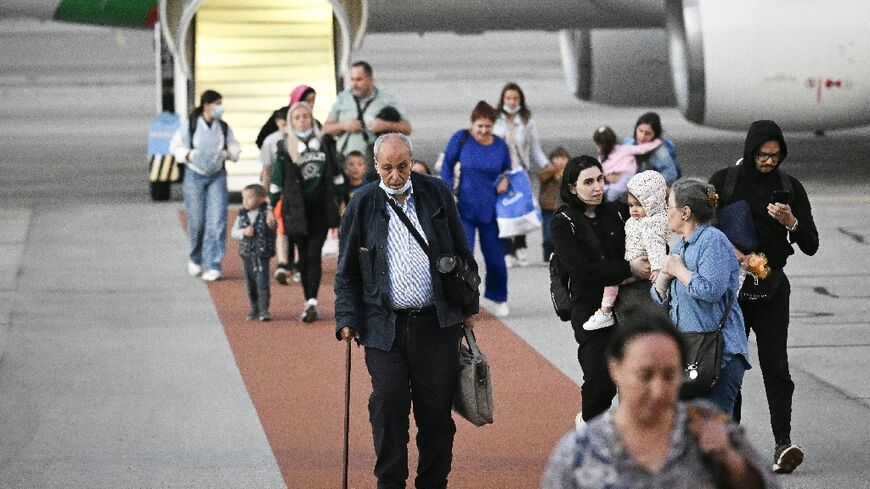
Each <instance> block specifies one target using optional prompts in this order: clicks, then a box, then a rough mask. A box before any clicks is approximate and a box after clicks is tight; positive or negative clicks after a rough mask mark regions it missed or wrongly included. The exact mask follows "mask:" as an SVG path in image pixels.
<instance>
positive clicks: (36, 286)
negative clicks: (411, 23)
mask: <svg viewBox="0 0 870 489" xmlns="http://www.w3.org/2000/svg"><path fill="white" fill-rule="evenodd" d="M0 43H2V45H3V50H2V52H0V135H2V136H0V229H2V230H3V232H2V233H0V434H2V435H0V487H11V488H19V487H21V488H30V487H38V488H50V487H94V488H101V487H106V488H109V487H113V488H114V487H245V488H248V487H285V486H286V487H294V488H295V487H335V486H336V485H337V480H338V479H337V477H338V473H339V471H340V467H341V465H340V450H341V446H340V438H339V437H337V436H336V434H339V435H340V423H341V420H340V411H336V409H339V408H340V401H341V399H342V398H341V395H342V394H343V390H342V389H343V386H342V385H341V384H342V382H341V378H342V374H343V353H344V351H343V344H342V343H339V342H337V341H335V340H334V338H333V337H332V336H331V330H332V323H331V317H332V314H331V307H330V306H329V299H328V296H329V295H330V293H331V290H330V288H331V282H330V280H331V278H330V276H329V273H327V275H326V278H325V280H324V285H323V287H322V289H321V290H322V293H323V295H324V297H323V299H322V301H321V304H323V306H322V308H321V310H322V312H324V316H325V318H324V320H323V321H322V322H320V323H317V324H316V325H315V326H313V327H311V328H306V327H305V326H303V325H302V323H300V322H299V321H297V319H296V318H297V316H298V313H299V312H300V311H299V309H300V305H301V299H300V298H299V297H297V296H298V295H299V293H298V290H295V289H292V288H291V289H284V288H279V287H278V286H275V288H273V297H274V298H273V304H275V311H274V312H275V315H276V321H274V322H273V323H271V324H270V325H268V326H265V327H263V328H259V327H258V328H254V327H253V325H250V324H244V322H243V321H240V319H241V315H240V314H239V313H238V312H237V311H238V307H239V304H244V302H245V301H246V299H245V295H244V289H243V283H242V282H241V279H240V275H239V272H238V263H237V258H236V257H235V255H234V254H233V251H232V249H230V250H229V251H228V254H227V258H226V260H225V270H226V271H227V275H228V279H227V280H224V281H221V282H218V283H216V284H213V285H210V286H206V285H204V284H203V283H202V282H201V281H199V280H196V279H193V278H191V277H189V276H188V275H187V273H186V270H185V262H186V252H187V239H186V235H185V233H184V228H183V226H182V220H181V219H180V218H179V212H180V210H181V208H182V205H181V201H180V197H179V195H180V192H179V191H178V189H174V191H173V199H172V200H171V201H170V202H167V203H152V202H150V201H149V200H148V191H147V175H146V171H147V167H146V160H145V129H146V126H147V123H148V121H149V119H150V118H151V117H152V115H153V112H154V104H155V95H154V88H153V76H154V69H153V66H152V63H153V56H152V53H151V36H150V33H147V32H134V31H115V30H110V29H99V28H82V27H77V26H64V25H57V24H51V23H36V22H25V21H2V22H0ZM454 53H461V55H454ZM355 58H364V59H367V60H369V61H370V62H371V63H372V65H373V66H374V68H375V77H376V82H377V83H378V85H379V86H380V87H382V88H383V89H386V90H389V91H391V92H393V93H394V95H396V97H397V98H398V99H399V100H400V101H401V102H402V104H403V106H404V107H405V109H406V110H407V111H408V114H409V118H410V120H411V121H412V123H413V124H414V128H415V129H414V135H413V140H414V142H415V145H416V146H415V150H416V154H417V155H418V156H420V157H422V158H423V159H425V160H427V161H434V159H435V158H436V157H437V153H438V151H440V149H441V148H442V147H443V146H444V145H445V144H446V141H447V139H448V138H449V136H450V134H451V133H452V132H453V131H455V130H457V129H459V128H462V127H464V126H465V125H467V121H468V113H470V110H471V108H472V107H473V105H474V104H475V103H476V102H477V100H479V99H487V100H490V101H494V99H495V98H496V97H497V95H498V93H499V90H500V88H501V85H502V84H503V83H504V82H505V81H506V80H513V81H516V82H518V83H520V85H521V86H522V87H523V88H524V90H525V91H526V95H527V98H528V101H529V104H530V106H531V107H532V108H533V110H534V111H535V117H536V118H537V120H538V125H539V128H540V130H541V133H542V137H543V143H544V148H545V150H550V149H552V148H553V147H554V146H555V145H556V144H563V145H565V146H566V147H568V149H569V150H570V151H571V152H572V153H575V154H576V153H579V152H581V151H582V152H591V151H592V149H593V148H592V145H591V134H592V132H593V131H594V130H595V128H597V127H598V126H599V125H601V124H603V123H606V124H608V125H611V126H612V127H614V129H616V130H617V133H618V134H620V135H622V134H625V133H628V132H629V131H630V129H631V127H633V123H634V120H635V118H636V117H637V115H639V114H640V113H642V112H644V111H646V110H647V108H639V107H632V108H624V107H623V108H613V107H604V106H597V105H592V104H586V103H582V102H579V101H577V100H575V99H573V98H572V97H571V95H570V94H568V93H567V92H566V91H565V89H564V87H563V83H562V78H561V72H560V67H559V59H558V45H557V42H556V38H555V35H553V34H550V33H517V34H511V33H491V34H486V35H481V36H468V37H460V36H454V35H447V34H437V35H431V34H427V35H425V36H416V35H390V36H387V35H377V36H369V37H368V38H367V39H366V42H365V45H364V47H363V49H362V51H361V52H360V53H359V55H358V56H355ZM436 74H437V76H435V75H436ZM228 110H230V109H228ZM657 110H658V111H659V112H660V114H661V115H662V119H663V121H664V123H665V129H666V131H667V133H668V135H669V136H670V137H672V138H674V139H675V140H676V141H677V143H678V151H679V159H680V162H681V164H682V166H683V170H684V173H686V174H688V175H697V176H701V177H705V178H706V177H707V176H709V175H710V174H711V173H712V172H713V171H714V170H716V169H718V168H722V167H724V166H726V165H728V164H731V163H733V161H734V160H736V159H737V158H738V157H739V156H740V153H741V152H742V143H743V134H740V133H735V132H726V131H717V130H711V129H705V128H698V127H696V126H693V125H691V124H689V123H687V122H685V121H683V120H682V118H681V117H680V116H679V114H678V113H677V112H676V111H675V110H673V109H667V108H660V109H657ZM786 138H787V142H788V145H789V156H788V159H787V160H786V161H785V162H784V163H783V167H784V168H785V169H786V170H787V171H788V172H789V173H791V174H792V175H794V176H796V177H797V178H799V179H800V180H801V181H802V182H803V183H804V185H805V187H806V188H807V191H808V193H809V195H810V199H811V201H812V204H813V213H814V217H815V220H816V223H817V226H818V228H819V232H820V236H821V247H820V250H819V252H818V254H817V255H816V256H814V257H806V256H804V255H802V254H801V253H800V252H798V253H797V254H796V255H795V256H794V257H792V258H791V260H790V262H789V265H788V267H787V269H786V271H787V273H788V274H789V277H790V280H791V283H792V305H791V311H792V317H791V328H790V336H789V355H790V359H791V370H792V376H793V379H794V381H795V384H796V386H797V387H796V392H795V403H794V419H793V435H792V438H793V440H794V441H795V442H796V443H799V444H801V445H802V446H803V447H804V448H805V450H806V452H807V459H806V461H805V462H804V464H803V465H802V466H801V467H800V468H799V469H798V470H797V471H796V472H795V473H794V474H791V475H788V476H780V477H779V481H780V482H781V484H782V486H783V487H785V488H817V487H830V488H856V487H870V472H868V470H867V468H866V467H867V454H866V453H867V452H866V451H867V447H868V446H870V431H868V428H867V426H868V425H870V375H868V373H870V321H868V319H867V318H866V311H867V307H866V304H867V299H868V297H870V293H868V284H870V280H868V279H870V273H868V271H867V270H868V269H870V268H868V266H870V254H868V252H867V251H868V250H867V246H868V243H867V237H868V236H870V218H868V217H867V214H866V209H867V204H870V197H868V194H867V188H868V185H867V183H868V182H870V165H867V162H866V155H867V154H870V130H868V129H867V128H862V129H854V130H847V131H833V132H830V133H829V134H827V135H826V136H825V137H816V136H812V135H806V134H786ZM529 241H530V242H529V247H530V248H529V249H530V252H531V254H532V256H533V257H534V258H536V261H535V264H533V265H532V266H529V267H525V268H520V269H511V270H510V283H509V287H510V291H509V297H510V299H509V300H510V305H511V315H510V316H509V317H508V318H506V319H505V320H502V321H497V320H496V319H495V318H492V317H491V316H485V318H484V321H485V323H484V325H483V327H482V328H481V331H480V333H479V335H478V340H479V341H480V344H481V346H482V348H484V351H485V352H486V353H487V354H489V355H490V360H491V362H493V365H494V366H493V375H494V378H495V380H494V382H495V387H496V403H497V404H496V406H497V407H496V409H497V411H496V416H497V420H496V424H495V425H493V426H491V427H487V428H482V429H472V428H471V427H470V425H468V424H467V423H465V422H463V421H461V420H460V421H458V424H459V427H460V430H459V433H458V434H457V450H456V453H457V455H456V458H455V471H454V478H453V479H452V480H453V485H452V487H453V486H455V487H485V486H483V485H481V482H480V481H489V482H491V483H493V485H492V486H491V487H535V486H536V485H537V482H536V481H537V480H538V478H539V476H540V470H541V469H542V468H543V465H544V464H545V462H546V457H547V455H548V454H549V450H550V448H551V447H552V444H554V443H555V440H556V439H558V437H559V436H561V434H562V433H564V432H566V431H567V430H568V429H570V426H571V423H572V421H573V420H572V413H573V412H575V410H576V408H577V406H576V402H577V398H578V395H579V394H578V389H577V383H579V381H580V379H581V372H580V369H579V366H578V365H577V361H576V345H575V343H574V341H573V338H572V336H571V331H570V327H569V326H568V325H567V324H566V323H562V322H560V321H559V320H558V318H557V317H556V316H555V315H554V314H553V312H552V309H551V305H550V303H549V297H548V295H547V294H546V286H545V284H547V280H548V279H547V270H546V267H545V266H544V264H543V263H541V262H539V261H538V260H537V254H536V251H537V250H539V249H540V237H539V235H537V234H534V235H530V240H529ZM326 263H327V270H328V269H329V267H330V266H332V265H330V263H332V262H330V260H327V262H326ZM530 284H534V285H533V286H530ZM750 349H751V350H754V345H752V344H751V345H750ZM359 353H361V352H359V351H357V353H356V354H357V356H355V357H354V362H355V364H354V371H353V379H354V383H353V387H352V399H353V400H354V404H353V412H354V413H355V416H354V418H353V424H352V433H351V446H352V450H353V451H352V452H351V453H352V454H353V455H354V458H353V462H352V464H351V470H352V472H351V474H352V479H351V480H352V481H355V482H354V484H352V487H371V486H372V482H371V480H372V479H371V475H370V469H371V466H372V463H373V462H372V460H373V455H372V453H371V444H370V436H371V435H370V433H369V431H368V425H367V413H366V412H365V398H366V396H367V392H368V391H367V389H368V388H370V387H369V386H368V385H367V382H368V379H367V377H366V374H365V370H364V368H362V362H361V361H360V359H361V355H359ZM757 364H758V363H757V359H753V365H755V366H756V368H755V369H753V370H750V371H749V372H747V375H746V378H745V382H744V418H743V424H744V427H745V429H746V431H747V433H748V435H749V437H750V439H751V441H752V442H753V444H754V445H755V446H756V448H758V449H759V451H760V452H761V453H762V454H763V456H764V457H771V456H772V449H773V440H772V436H771V434H770V428H769V421H768V415H767V407H766V403H765V399H764V390H763V387H762V382H761V375H760V370H759V369H758V368H757ZM304 369H309V370H304ZM298 372H309V373H307V374H304V375H302V374H298ZM463 423H464V424H463ZM412 473H413V472H412Z"/></svg>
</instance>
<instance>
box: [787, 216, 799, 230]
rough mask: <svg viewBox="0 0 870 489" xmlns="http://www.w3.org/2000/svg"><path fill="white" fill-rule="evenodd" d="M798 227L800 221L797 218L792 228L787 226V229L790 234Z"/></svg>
mask: <svg viewBox="0 0 870 489" xmlns="http://www.w3.org/2000/svg"><path fill="white" fill-rule="evenodd" d="M797 225H798V220H797V218H795V220H794V224H792V226H791V227H788V226H786V227H785V229H786V230H788V232H790V233H793V232H794V230H795V229H797Z"/></svg>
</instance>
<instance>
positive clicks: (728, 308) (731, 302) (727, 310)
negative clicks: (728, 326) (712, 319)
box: [718, 292, 737, 331]
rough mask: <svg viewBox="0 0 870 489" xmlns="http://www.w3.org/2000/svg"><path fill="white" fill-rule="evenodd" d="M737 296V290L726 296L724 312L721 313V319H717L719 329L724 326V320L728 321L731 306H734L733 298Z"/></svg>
mask: <svg viewBox="0 0 870 489" xmlns="http://www.w3.org/2000/svg"><path fill="white" fill-rule="evenodd" d="M735 297H737V292H735V293H733V294H731V295H730V296H729V297H728V305H727V306H725V314H723V315H722V320H721V321H719V328H718V329H719V331H722V328H724V327H725V322H727V321H728V316H730V315H731V308H733V307H734V298H735Z"/></svg>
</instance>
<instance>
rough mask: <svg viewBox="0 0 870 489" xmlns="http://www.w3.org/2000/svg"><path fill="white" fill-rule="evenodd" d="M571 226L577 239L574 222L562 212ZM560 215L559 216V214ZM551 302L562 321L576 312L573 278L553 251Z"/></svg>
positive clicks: (551, 262)
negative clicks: (572, 287) (572, 292)
mask: <svg viewBox="0 0 870 489" xmlns="http://www.w3.org/2000/svg"><path fill="white" fill-rule="evenodd" d="M559 214H562V215H563V216H565V219H567V220H568V223H569V224H570V225H571V235H572V236H574V237H576V236H577V232H576V230H575V229H574V221H573V220H572V219H571V218H570V217H568V214H566V213H564V212H560V213H559ZM557 215H558V214H557ZM550 300H552V301H553V309H554V310H555V311H556V315H557V316H559V319H561V320H562V321H570V320H571V313H572V312H573V310H574V296H573V295H572V294H571V276H570V275H569V274H568V271H567V270H565V267H563V266H562V264H561V263H559V256H558V255H557V254H556V252H555V251H553V252H552V253H551V254H550Z"/></svg>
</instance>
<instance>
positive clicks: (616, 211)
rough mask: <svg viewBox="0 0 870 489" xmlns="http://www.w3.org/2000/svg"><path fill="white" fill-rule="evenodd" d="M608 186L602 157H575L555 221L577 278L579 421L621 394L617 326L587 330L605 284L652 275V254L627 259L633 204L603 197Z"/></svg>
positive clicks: (559, 250)
mask: <svg viewBox="0 0 870 489" xmlns="http://www.w3.org/2000/svg"><path fill="white" fill-rule="evenodd" d="M604 186H605V184H604V175H603V174H602V170H601V163H599V162H598V160H597V159H595V158H593V157H592V156H588V155H583V156H578V157H576V158H573V159H571V161H569V162H568V164H567V165H566V166H565V170H564V171H563V173H562V183H561V184H560V188H559V195H560V197H561V198H562V202H564V203H565V205H563V206H562V207H561V208H559V210H557V211H556V214H555V216H554V217H553V220H552V221H551V224H550V228H551V229H552V234H553V245H554V247H555V249H556V255H557V256H558V258H559V263H560V264H561V265H562V266H563V267H564V269H565V270H567V271H568V273H569V275H570V277H571V293H572V297H573V298H574V309H573V311H572V313H571V327H572V328H573V329H574V338H575V339H576V340H577V344H578V345H579V346H578V348H577V358H578V360H579V361H580V367H581V368H582V369H583V385H582V386H581V388H580V390H581V393H582V411H581V412H580V413H578V417H577V420H576V422H577V424H578V425H580V424H582V422H583V421H588V420H590V419H592V418H594V417H595V416H597V415H599V414H601V413H602V412H604V411H606V410H607V409H608V408H609V407H610V404H611V402H612V401H613V397H614V396H615V395H616V386H614V385H613V381H612V380H611V379H610V374H609V373H608V371H607V360H606V358H605V354H604V352H605V349H606V348H607V346H608V345H609V343H610V341H611V337H612V336H613V331H614V328H612V327H611V328H603V329H598V330H595V331H586V330H584V329H583V323H584V322H586V320H587V319H589V317H590V316H592V314H593V313H594V312H595V311H596V310H598V306H599V305H600V304H601V295H602V293H603V290H604V286H606V285H619V284H620V283H622V282H623V281H624V280H625V279H627V278H628V277H631V276H632V274H634V275H635V276H637V277H639V278H644V279H649V271H650V270H649V261H647V259H646V258H638V259H636V260H632V262H631V264H629V262H626V261H625V260H624V259H623V256H624V255H625V224H624V220H623V216H628V209H627V208H625V206H624V205H623V204H618V203H612V202H603V199H604ZM620 210H621V211H622V214H620Z"/></svg>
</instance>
